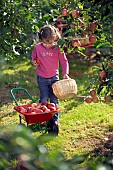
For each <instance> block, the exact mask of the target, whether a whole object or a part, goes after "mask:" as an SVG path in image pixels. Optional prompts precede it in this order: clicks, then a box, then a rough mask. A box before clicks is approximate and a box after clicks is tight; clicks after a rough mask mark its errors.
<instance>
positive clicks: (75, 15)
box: [71, 10, 79, 18]
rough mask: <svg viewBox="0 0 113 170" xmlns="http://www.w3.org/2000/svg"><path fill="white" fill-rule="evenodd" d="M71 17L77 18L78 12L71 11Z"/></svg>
mask: <svg viewBox="0 0 113 170" xmlns="http://www.w3.org/2000/svg"><path fill="white" fill-rule="evenodd" d="M71 15H72V17H73V18H77V17H78V16H79V11H77V10H73V11H72V13H71Z"/></svg>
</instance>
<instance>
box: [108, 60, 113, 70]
mask: <svg viewBox="0 0 113 170" xmlns="http://www.w3.org/2000/svg"><path fill="white" fill-rule="evenodd" d="M109 67H110V68H113V60H112V61H111V62H110V63H109Z"/></svg>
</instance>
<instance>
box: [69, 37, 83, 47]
mask: <svg viewBox="0 0 113 170" xmlns="http://www.w3.org/2000/svg"><path fill="white" fill-rule="evenodd" d="M71 45H72V46H73V47H80V46H81V43H80V41H79V40H76V39H73V40H72V41H71Z"/></svg>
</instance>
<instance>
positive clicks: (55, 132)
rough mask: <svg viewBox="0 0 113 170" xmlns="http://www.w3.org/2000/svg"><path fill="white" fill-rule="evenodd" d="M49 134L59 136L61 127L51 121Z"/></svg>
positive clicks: (48, 126)
mask: <svg viewBox="0 0 113 170" xmlns="http://www.w3.org/2000/svg"><path fill="white" fill-rule="evenodd" d="M47 128H48V133H49V134H51V135H55V136H57V135H58V133H59V126H58V124H56V123H55V122H54V121H53V120H50V121H49V122H48V124H47Z"/></svg>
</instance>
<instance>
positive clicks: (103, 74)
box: [100, 70, 107, 79]
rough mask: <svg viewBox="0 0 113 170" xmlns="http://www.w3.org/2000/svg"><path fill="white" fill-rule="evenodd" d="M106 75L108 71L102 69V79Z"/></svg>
mask: <svg viewBox="0 0 113 170" xmlns="http://www.w3.org/2000/svg"><path fill="white" fill-rule="evenodd" d="M106 75H107V72H106V71H105V70H102V71H101V72H100V77H101V79H104V78H105V77H106Z"/></svg>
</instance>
